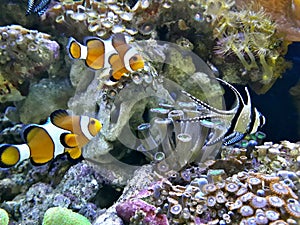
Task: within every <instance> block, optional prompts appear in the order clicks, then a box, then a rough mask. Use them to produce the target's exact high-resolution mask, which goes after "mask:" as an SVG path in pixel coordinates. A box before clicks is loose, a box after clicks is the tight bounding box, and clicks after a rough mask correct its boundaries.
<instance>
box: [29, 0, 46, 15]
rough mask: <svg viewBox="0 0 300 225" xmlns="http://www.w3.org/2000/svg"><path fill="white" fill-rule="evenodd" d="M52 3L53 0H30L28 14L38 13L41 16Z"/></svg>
mask: <svg viewBox="0 0 300 225" xmlns="http://www.w3.org/2000/svg"><path fill="white" fill-rule="evenodd" d="M50 3H51V0H41V1H39V2H36V1H35V0H28V3H27V10H26V15H30V14H31V13H36V14H38V15H39V16H41V15H43V14H44V13H45V12H46V10H47V9H48V6H49V5H50Z"/></svg>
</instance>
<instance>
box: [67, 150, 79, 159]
mask: <svg viewBox="0 0 300 225" xmlns="http://www.w3.org/2000/svg"><path fill="white" fill-rule="evenodd" d="M66 151H67V152H68V154H69V155H68V156H69V157H70V159H71V160H76V159H79V158H80V157H81V156H82V151H81V148H72V149H67V150H66Z"/></svg>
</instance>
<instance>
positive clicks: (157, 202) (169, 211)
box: [120, 168, 300, 224]
mask: <svg viewBox="0 0 300 225" xmlns="http://www.w3.org/2000/svg"><path fill="white" fill-rule="evenodd" d="M194 169H195V168H194ZM202 173H204V171H202ZM177 175H178V174H177ZM203 175H204V174H202V175H201V176H202V177H203ZM174 177H175V176H174V174H171V175H170V176H169V179H171V182H170V181H169V180H167V179H166V178H161V179H160V180H158V181H156V182H155V183H154V184H153V185H151V186H150V187H149V188H148V189H147V190H148V192H150V193H152V196H151V195H150V193H148V195H146V196H145V195H144V196H142V195H141V196H140V199H142V200H143V199H144V200H145V201H147V206H145V207H144V208H145V212H148V211H147V210H146V209H148V208H149V207H150V206H149V204H150V205H151V208H153V207H154V208H155V207H157V209H156V211H157V212H160V215H161V214H162V215H166V216H167V217H168V221H169V223H170V224H187V223H193V224H199V223H200V222H201V223H205V224H212V223H213V221H214V222H215V223H219V224H228V223H232V224H239V223H240V222H241V223H240V224H242V223H244V222H245V221H248V222H249V221H250V220H251V221H253V222H255V223H256V224H268V223H271V222H275V221H282V220H283V221H294V222H296V221H299V216H300V214H299V212H300V207H299V206H300V204H299V202H298V196H297V195H295V193H294V191H293V190H292V189H291V188H290V187H288V186H287V185H285V184H284V183H282V181H280V182H279V180H280V177H278V176H272V175H268V174H261V173H246V172H239V173H237V174H234V175H233V176H231V177H227V178H226V179H220V180H218V181H215V182H212V183H208V181H207V180H206V181H205V182H204V180H203V181H200V179H201V178H200V177H195V176H194V178H193V179H191V180H190V181H188V180H184V179H183V180H178V179H177V180H176V179H174ZM271 178H272V179H274V180H278V182H272V181H270V179H271ZM202 179H203V178H202ZM207 179H208V178H207ZM178 183H181V184H178ZM275 186H276V189H275ZM279 186H280V187H279ZM277 189H278V190H277ZM279 190H280V193H279ZM283 190H284V194H282V193H283ZM142 192H143V193H144V192H145V191H142ZM149 195H150V196H149ZM131 200H132V201H137V200H136V197H135V198H132V199H131ZM129 202H130V201H129ZM129 202H127V203H129ZM140 205H141V204H140ZM140 205H139V206H140ZM282 206H284V209H283V208H281V210H278V208H280V207H282ZM120 207H121V208H122V207H125V206H124V205H121V206H120ZM133 208H134V207H133ZM120 215H122V218H124V219H125V218H126V221H129V218H128V217H130V218H131V219H130V221H135V219H133V218H137V217H138V215H139V214H138V210H135V214H134V213H131V214H130V213H129V212H128V213H127V214H126V216H125V215H124V214H122V213H120ZM296 223H297V222H296Z"/></svg>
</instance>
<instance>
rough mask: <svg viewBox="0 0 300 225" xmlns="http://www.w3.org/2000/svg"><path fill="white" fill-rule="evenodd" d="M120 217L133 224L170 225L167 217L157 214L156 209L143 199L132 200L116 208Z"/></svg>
mask: <svg viewBox="0 0 300 225" xmlns="http://www.w3.org/2000/svg"><path fill="white" fill-rule="evenodd" d="M116 211H117V214H118V216H120V217H121V218H122V219H124V220H125V221H126V222H131V224H139V223H142V224H145V225H146V224H148V225H150V224H154V225H168V224H169V222H168V220H167V217H166V215H164V214H159V213H157V212H156V211H157V209H156V207H154V206H153V205H150V204H148V203H147V202H145V201H143V200H141V199H130V200H129V201H126V202H123V203H120V204H119V205H117V207H116Z"/></svg>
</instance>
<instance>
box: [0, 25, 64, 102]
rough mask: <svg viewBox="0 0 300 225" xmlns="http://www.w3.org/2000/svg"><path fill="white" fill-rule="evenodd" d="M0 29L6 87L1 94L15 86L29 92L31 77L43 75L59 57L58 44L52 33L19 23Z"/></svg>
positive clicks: (0, 66) (0, 65)
mask: <svg viewBox="0 0 300 225" xmlns="http://www.w3.org/2000/svg"><path fill="white" fill-rule="evenodd" d="M0 33H1V36H0V45H1V48H0V71H1V77H3V78H2V79H5V80H3V83H2V82H1V86H2V85H4V86H5V87H6V89H4V92H3V93H2V94H4V95H5V94H10V93H9V92H15V91H14V88H15V89H17V90H18V91H19V92H20V94H21V95H26V94H27V93H28V87H29V84H30V81H32V80H37V79H40V78H41V77H42V76H43V75H44V74H43V73H44V72H46V71H50V68H51V66H50V65H52V64H53V63H54V62H55V61H57V60H58V59H59V45H58V43H57V42H55V41H52V40H50V35H48V34H45V33H41V32H38V31H36V30H28V29H26V28H24V27H22V26H20V25H11V26H4V27H0ZM10 86H13V87H14V88H12V89H11V90H10ZM19 98H20V97H19ZM6 100H10V99H9V98H8V99H6Z"/></svg>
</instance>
